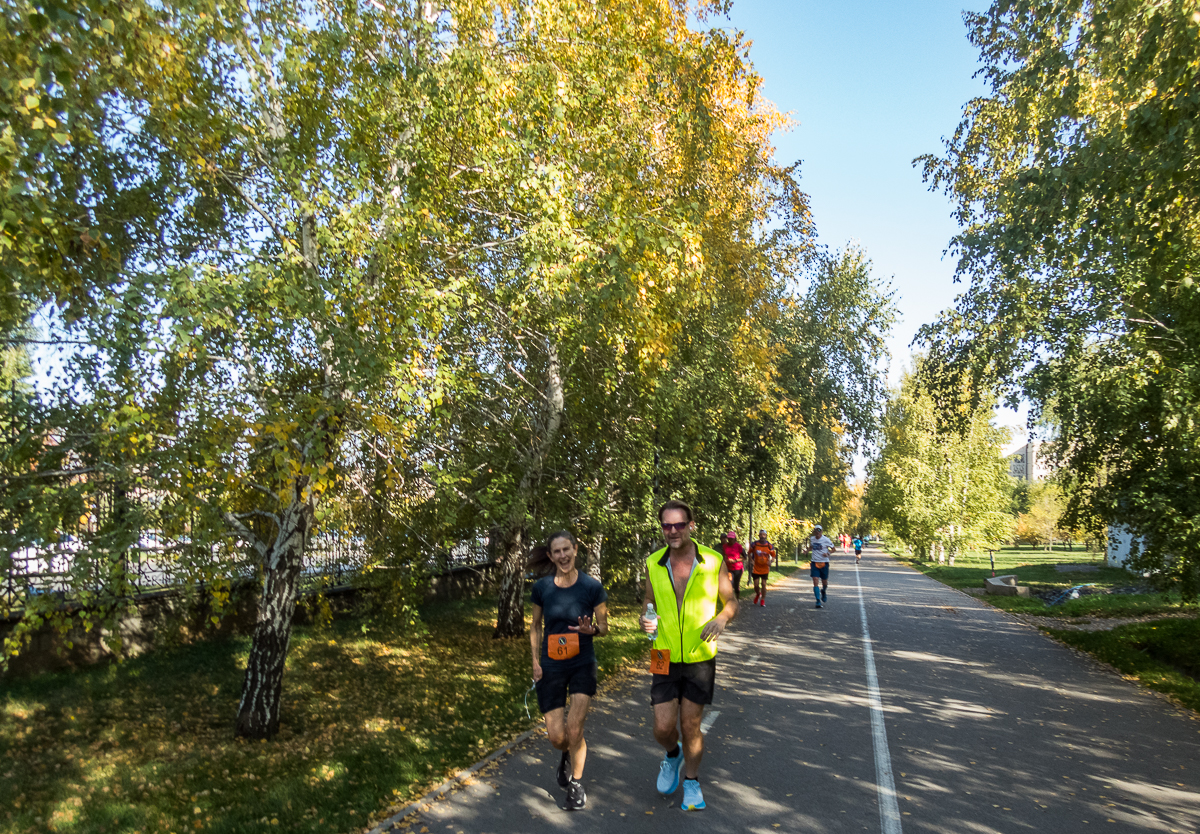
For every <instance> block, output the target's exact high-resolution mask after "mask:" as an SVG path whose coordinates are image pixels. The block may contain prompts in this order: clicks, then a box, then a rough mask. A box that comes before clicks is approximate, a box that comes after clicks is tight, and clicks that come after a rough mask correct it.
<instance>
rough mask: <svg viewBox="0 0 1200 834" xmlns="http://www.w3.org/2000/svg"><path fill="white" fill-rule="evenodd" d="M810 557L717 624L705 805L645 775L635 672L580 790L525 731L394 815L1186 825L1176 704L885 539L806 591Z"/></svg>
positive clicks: (557, 824) (825, 828) (480, 820)
mask: <svg viewBox="0 0 1200 834" xmlns="http://www.w3.org/2000/svg"><path fill="white" fill-rule="evenodd" d="M806 574H807V571H803V570H802V571H800V572H798V573H797V574H795V575H794V576H792V577H791V578H789V579H788V580H786V581H784V582H782V583H780V584H779V585H777V586H775V587H774V588H772V589H771V591H770V592H769V593H768V596H767V607H765V608H758V607H754V606H751V605H749V604H748V603H749V598H748V597H747V596H746V595H743V598H742V599H743V605H742V608H741V611H740V613H739V616H738V618H737V620H735V621H734V623H733V624H732V625H731V627H730V628H729V630H727V631H726V633H725V634H724V635H723V636H722V638H721V643H720V654H719V655H718V660H717V694H716V698H715V701H714V703H713V705H712V706H711V707H709V709H708V712H707V714H706V726H707V731H706V741H705V757H704V762H703V765H702V767H701V772H700V779H701V784H702V785H703V788H704V796H705V800H706V803H707V805H708V807H707V809H705V810H703V811H697V812H684V811H681V810H680V808H679V802H680V799H681V797H682V791H678V792H676V794H675V795H674V796H671V797H669V798H663V797H661V796H659V794H658V792H657V791H656V790H655V779H656V777H657V774H658V764H659V761H660V759H661V757H662V749H661V748H659V747H658V746H657V745H656V744H655V743H654V740H653V737H652V735H651V721H652V714H651V707H650V701H649V676H648V674H647V675H646V676H642V677H638V678H636V679H635V680H634V681H633V682H632V683H631V684H629V685H627V686H624V687H620V688H618V689H616V690H614V691H611V692H608V693H603V694H601V695H600V696H598V697H597V698H596V699H595V701H594V702H593V708H592V711H591V715H590V716H589V718H588V724H587V739H588V747H589V752H588V762H587V770H586V773H585V774H584V785H585V787H586V789H587V796H588V801H587V807H586V808H585V809H584V810H582V811H575V812H568V811H565V810H563V809H562V801H563V797H564V792H563V791H562V790H561V789H560V788H559V787H558V785H557V784H556V783H555V781H554V769H555V766H556V765H557V763H558V753H557V751H555V750H554V749H553V748H552V747H551V746H550V744H549V742H548V741H547V740H546V739H545V736H544V735H539V736H537V737H535V738H533V739H531V740H530V741H529V742H527V743H525V744H524V745H521V746H519V747H517V748H515V749H514V750H512V751H511V752H510V753H509V754H508V755H507V756H505V757H504V758H503V759H501V760H500V761H499V763H498V764H497V765H495V766H494V767H493V768H491V769H489V770H488V771H486V772H485V773H484V775H483V776H482V777H481V778H478V779H476V780H473V782H472V783H471V784H470V785H468V786H467V787H465V788H463V789H462V790H459V791H456V792H454V793H452V794H449V795H448V796H446V797H445V798H443V799H441V800H439V801H435V802H432V803H430V804H429V805H428V806H427V807H426V808H425V809H424V810H422V811H420V813H419V815H418V816H417V817H416V818H414V817H411V816H410V817H408V818H407V819H405V820H404V823H405V826H404V828H403V829H397V830H407V831H421V830H422V829H427V830H428V832H430V834H435V833H436V834H440V832H455V834H515V832H522V833H523V834H542V832H559V831H563V832H567V831H570V832H579V834H587V833H588V832H611V831H620V832H654V833H655V834H669V833H670V832H683V831H694V830H697V829H698V828H699V829H701V830H704V831H706V832H713V834H722V832H730V834H732V833H733V832H737V833H738V834H740V832H754V834H759V833H760V832H761V834H770V832H776V831H789V832H790V831H804V832H861V831H869V832H876V831H879V832H882V834H901V832H909V833H910V834H913V833H915V832H939V834H943V833H944V834H991V833H992V832H1004V833H1005V834H1008V832H1013V834H1017V832H1040V831H1050V832H1093V831H1096V830H1097V829H1099V830H1102V831H1112V832H1142V831H1147V832H1150V831H1153V832H1158V831H1161V832H1176V833H1177V834H1195V832H1198V831H1200V720H1197V719H1196V716H1195V715H1194V714H1192V713H1190V712H1187V711H1184V710H1180V709H1177V708H1175V707H1174V706H1172V705H1171V704H1170V703H1169V702H1167V701H1166V700H1164V699H1162V698H1159V697H1157V696H1155V695H1153V694H1152V693H1149V692H1146V691H1145V690H1143V689H1140V688H1139V687H1137V686H1136V685H1135V684H1133V683H1130V682H1128V681H1125V680H1123V679H1121V678H1120V677H1119V676H1118V675H1116V674H1114V673H1113V672H1112V671H1111V670H1108V669H1106V668H1104V667H1101V666H1100V665H1099V664H1097V663H1095V662H1093V661H1091V660H1090V659H1088V658H1086V657H1083V656H1080V655H1078V654H1076V653H1074V652H1072V651H1071V650H1069V649H1067V648H1065V647H1063V646H1061V645H1059V644H1057V643H1055V642H1053V641H1052V640H1050V639H1048V638H1046V637H1045V636H1043V635H1041V634H1039V633H1038V632H1037V631H1035V630H1034V629H1032V628H1030V627H1029V626H1026V625H1024V624H1022V623H1020V622H1018V621H1016V620H1015V619H1013V618H1012V617H1010V616H1008V615H1006V614H1004V613H1002V612H1000V611H997V610H995V609H993V608H990V607H989V606H986V605H984V604H983V603H981V602H979V601H977V600H975V599H972V598H971V597H969V596H967V595H965V594H962V593H960V592H957V591H954V590H951V589H949V588H946V587H945V586H943V585H941V584H939V583H937V582H934V581H933V580H931V579H928V578H927V577H925V576H923V575H922V574H920V573H917V572H916V571H913V570H911V569H909V568H907V567H904V566H902V565H899V564H897V563H896V562H894V561H893V560H892V559H890V558H889V557H887V556H886V554H884V553H882V552H881V551H878V550H875V549H872V548H868V549H867V550H866V551H865V552H864V555H863V560H862V564H861V565H859V566H858V568H857V569H856V568H855V565H854V559H853V557H852V556H850V557H846V556H842V555H840V554H839V555H836V556H835V557H834V563H833V568H832V570H831V575H830V596H829V602H828V603H827V605H826V606H825V607H824V608H822V609H816V608H815V605H814V599H813V595H812V587H811V584H810V580H809V578H808V576H807V575H806ZM860 588H861V603H860ZM864 624H865V625H864Z"/></svg>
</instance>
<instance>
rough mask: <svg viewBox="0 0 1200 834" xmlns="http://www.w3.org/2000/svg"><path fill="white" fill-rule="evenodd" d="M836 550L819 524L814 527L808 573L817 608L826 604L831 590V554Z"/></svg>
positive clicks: (810, 544) (809, 549) (809, 541)
mask: <svg viewBox="0 0 1200 834" xmlns="http://www.w3.org/2000/svg"><path fill="white" fill-rule="evenodd" d="M835 549H836V548H835V547H834V546H833V542H831V541H830V540H829V537H828V536H826V535H825V533H824V531H823V530H822V529H821V525H820V524H817V525H816V526H814V527H813V531H812V536H810V537H809V539H808V552H809V554H810V555H809V559H810V560H811V562H810V564H809V568H808V573H809V575H810V576H811V577H812V581H813V596H815V597H816V598H817V608H820V607H822V606H823V605H824V604H825V599H826V595H827V593H828V590H829V554H830V553H832V552H833V551H834V550H835Z"/></svg>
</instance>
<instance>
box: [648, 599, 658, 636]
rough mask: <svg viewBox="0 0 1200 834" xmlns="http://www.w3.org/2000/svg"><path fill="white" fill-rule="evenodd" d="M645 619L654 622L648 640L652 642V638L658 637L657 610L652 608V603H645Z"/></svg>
mask: <svg viewBox="0 0 1200 834" xmlns="http://www.w3.org/2000/svg"><path fill="white" fill-rule="evenodd" d="M646 619H647V620H650V621H651V622H652V623H654V631H652V632H650V642H651V643H653V642H654V638H656V637H658V612H657V611H655V610H654V603H653V602H651V603H649V604H647V605H646Z"/></svg>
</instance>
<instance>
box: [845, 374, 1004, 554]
mask: <svg viewBox="0 0 1200 834" xmlns="http://www.w3.org/2000/svg"><path fill="white" fill-rule="evenodd" d="M919 370H920V368H919V367H918V372H919ZM940 411H941V410H940V409H939V408H938V407H937V406H936V405H935V402H934V399H933V397H932V396H931V395H930V394H929V392H928V391H927V390H926V389H924V388H923V387H922V385H921V382H920V380H919V377H918V376H914V375H911V374H905V376H904V377H903V379H902V380H901V385H900V391H899V392H898V393H896V394H894V395H893V396H892V398H891V400H890V401H889V403H888V407H887V412H886V414H885V416H884V425H883V434H884V440H883V445H882V448H881V449H880V451H879V455H878V457H876V458H875V459H874V460H872V461H871V463H870V464H869V466H868V486H867V491H866V501H867V503H868V505H869V507H870V513H871V516H872V517H873V518H876V519H878V520H880V521H882V522H883V523H885V524H887V525H888V526H889V527H890V528H891V530H892V532H894V533H895V535H896V537H897V538H899V539H900V540H901V541H902V542H904V543H906V544H908V545H910V546H911V547H913V548H915V549H916V551H917V553H918V555H920V556H925V555H926V554H928V553H930V550H931V548H932V546H933V545H934V544H938V543H940V544H942V545H944V546H945V548H946V551H947V555H955V554H957V553H959V552H961V551H963V550H967V549H977V548H979V547H983V546H986V545H987V544H988V543H998V542H999V541H1001V540H1003V539H1007V538H1008V536H1009V534H1010V532H1011V530H1012V517H1011V516H1010V515H1008V513H1006V512H1005V511H1004V506H1005V504H1006V501H1005V498H1006V495H1007V487H1008V484H1007V478H1008V475H1007V472H1006V471H1005V470H1006V465H1005V461H1004V459H1003V458H1002V457H1001V455H1000V450H1001V448H1000V447H1001V444H1002V443H1003V441H1004V440H1005V434H1004V432H1003V431H1002V430H1000V429H997V428H996V427H995V426H993V425H992V423H991V418H992V410H991V407H990V406H985V407H980V408H976V409H974V410H971V411H970V412H969V413H968V414H966V415H965V416H963V417H962V418H961V420H960V423H961V424H962V428H961V430H959V429H957V428H954V427H950V426H947V425H946V424H945V422H944V421H943V420H941V419H939V414H940Z"/></svg>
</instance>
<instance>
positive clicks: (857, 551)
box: [854, 536, 862, 565]
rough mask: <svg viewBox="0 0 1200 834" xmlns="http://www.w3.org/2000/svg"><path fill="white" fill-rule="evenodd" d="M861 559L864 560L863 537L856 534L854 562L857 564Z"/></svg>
mask: <svg viewBox="0 0 1200 834" xmlns="http://www.w3.org/2000/svg"><path fill="white" fill-rule="evenodd" d="M861 561H862V537H861V536H855V537H854V564H856V565H857V564H858V563H859V562H861Z"/></svg>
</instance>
